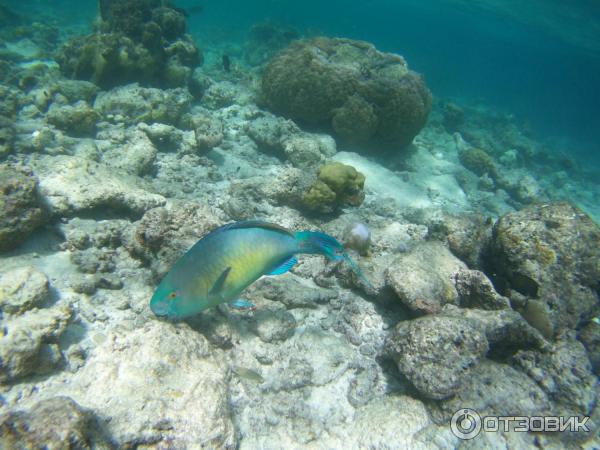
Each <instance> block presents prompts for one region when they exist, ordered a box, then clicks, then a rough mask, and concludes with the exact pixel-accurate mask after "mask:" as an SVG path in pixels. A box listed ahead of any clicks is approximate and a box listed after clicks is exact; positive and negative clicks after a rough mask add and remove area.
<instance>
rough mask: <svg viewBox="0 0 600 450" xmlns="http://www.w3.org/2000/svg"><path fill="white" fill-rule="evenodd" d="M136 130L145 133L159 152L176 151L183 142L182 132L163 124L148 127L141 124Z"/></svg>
mask: <svg viewBox="0 0 600 450" xmlns="http://www.w3.org/2000/svg"><path fill="white" fill-rule="evenodd" d="M137 128H138V129H139V130H142V131H143V132H144V133H146V135H147V136H148V137H149V138H150V141H152V144H154V146H155V147H156V148H157V150H160V151H174V150H177V149H179V147H180V146H181V144H182V142H183V141H184V132H183V131H181V130H179V129H177V128H175V127H174V126H172V125H165V124H164V123H153V124H151V125H148V124H146V123H144V122H142V123H140V124H139V125H138V126H137Z"/></svg>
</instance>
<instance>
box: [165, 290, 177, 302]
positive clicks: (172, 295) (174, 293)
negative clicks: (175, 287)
mask: <svg viewBox="0 0 600 450" xmlns="http://www.w3.org/2000/svg"><path fill="white" fill-rule="evenodd" d="M176 297H177V292H175V291H173V292H171V293H169V295H167V298H168V299H169V300H173V299H174V298H176Z"/></svg>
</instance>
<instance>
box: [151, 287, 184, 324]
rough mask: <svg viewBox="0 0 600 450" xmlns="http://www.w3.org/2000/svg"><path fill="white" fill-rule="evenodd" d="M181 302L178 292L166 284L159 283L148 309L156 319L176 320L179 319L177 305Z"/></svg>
mask: <svg viewBox="0 0 600 450" xmlns="http://www.w3.org/2000/svg"><path fill="white" fill-rule="evenodd" d="M181 300H182V295H181V292H180V291H179V290H177V289H175V288H173V287H172V286H170V285H169V284H167V283H161V284H160V285H159V286H158V288H157V289H156V291H155V292H154V295H153V296H152V299H151V300H150V309H151V310H152V312H153V313H154V314H156V315H157V316H158V317H165V318H168V319H171V320H173V319H177V318H179V314H178V311H179V307H178V304H179V303H180V302H181Z"/></svg>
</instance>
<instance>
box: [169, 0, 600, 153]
mask: <svg viewBox="0 0 600 450" xmlns="http://www.w3.org/2000/svg"><path fill="white" fill-rule="evenodd" d="M494 3H497V4H498V5H500V7H499V10H496V9H495V8H493V6H494ZM509 3H510V2H503V1H497V2H490V1H484V2H478V1H473V2H460V1H452V0H430V1H425V2H422V1H412V0H409V1H406V0H400V1H385V0H380V1H377V0H372V1H363V2H353V1H330V2H327V3H323V2H319V1H303V2H288V1H253V2H251V4H248V3H247V2H235V1H231V0H229V1H222V2H204V5H205V13H204V14H203V15H200V16H193V17H192V18H191V19H190V31H191V32H192V33H194V32H197V33H200V34H202V30H203V28H204V27H213V26H215V27H218V28H221V29H222V31H223V35H224V36H226V37H227V38H231V39H240V40H241V39H243V38H244V36H245V32H246V30H247V29H248V28H249V27H250V26H251V25H252V24H253V23H254V22H257V21H261V20H264V19H265V18H267V19H272V20H274V21H278V22H281V23H283V24H289V25H292V26H294V27H297V28H298V29H299V30H301V31H303V32H309V33H313V34H315V33H317V34H318V33H323V34H326V35H332V36H345V37H351V38H354V39H364V40H367V41H370V42H373V43H374V44H375V45H376V46H377V47H378V48H380V49H382V50H384V51H390V52H395V53H399V54H401V55H403V56H405V57H406V59H407V60H408V61H409V62H410V64H411V66H412V67H413V68H414V69H415V70H417V71H419V72H421V73H423V74H424V75H425V77H426V80H427V82H428V84H429V85H430V87H431V89H432V91H433V92H434V95H437V96H442V97H451V98H458V99H462V100H463V101H467V102H475V103H488V104H491V105H494V107H497V108H501V109H503V110H505V111H507V112H509V113H513V114H516V115H518V117H519V118H520V119H521V120H526V121H528V122H530V123H531V124H533V125H534V126H535V129H536V131H537V132H538V135H539V136H540V137H541V138H547V139H548V140H549V141H550V142H552V140H555V141H557V140H558V141H559V142H560V144H557V145H558V146H559V147H562V150H566V151H569V152H574V153H576V154H579V155H581V156H582V157H585V158H593V159H594V160H597V158H598V156H597V155H598V142H599V141H600V135H599V133H600V132H599V131H598V130H600V115H599V114H598V111H597V106H596V105H597V104H598V102H599V101H600V86H599V82H598V73H600V48H599V46H598V42H600V25H599V23H600V7H599V6H598V4H596V3H594V2H586V1H573V2H569V3H568V6H564V5H563V4H564V2H558V1H555V2H553V1H548V2H512V3H514V4H509ZM180 4H181V5H182V6H183V7H185V6H186V5H191V4H194V2H189V3H186V2H184V1H181V2H180ZM490 5H491V6H490ZM504 8H507V9H509V11H505V10H504ZM544 9H545V10H544ZM528 15H529V16H530V17H527V16H528ZM565 140H566V143H565V144H564V145H563V144H562V142H563V141H565ZM564 146H568V148H564Z"/></svg>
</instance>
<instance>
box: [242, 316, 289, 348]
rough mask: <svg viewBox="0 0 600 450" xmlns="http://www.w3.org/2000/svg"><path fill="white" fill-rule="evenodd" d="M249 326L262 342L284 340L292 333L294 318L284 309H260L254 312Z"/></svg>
mask: <svg viewBox="0 0 600 450" xmlns="http://www.w3.org/2000/svg"><path fill="white" fill-rule="evenodd" d="M251 328H252V329H253V331H254V332H255V333H256V335H257V336H258V337H259V338H260V340H261V341H263V342H267V343H269V342H275V341H284V340H286V339H287V338H289V337H290V336H292V335H293V334H294V330H295V329H296V319H294V316H293V315H291V314H290V313H289V312H287V311H285V310H268V309H261V310H259V311H257V312H256V313H255V314H254V317H253V318H252V322H251Z"/></svg>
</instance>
